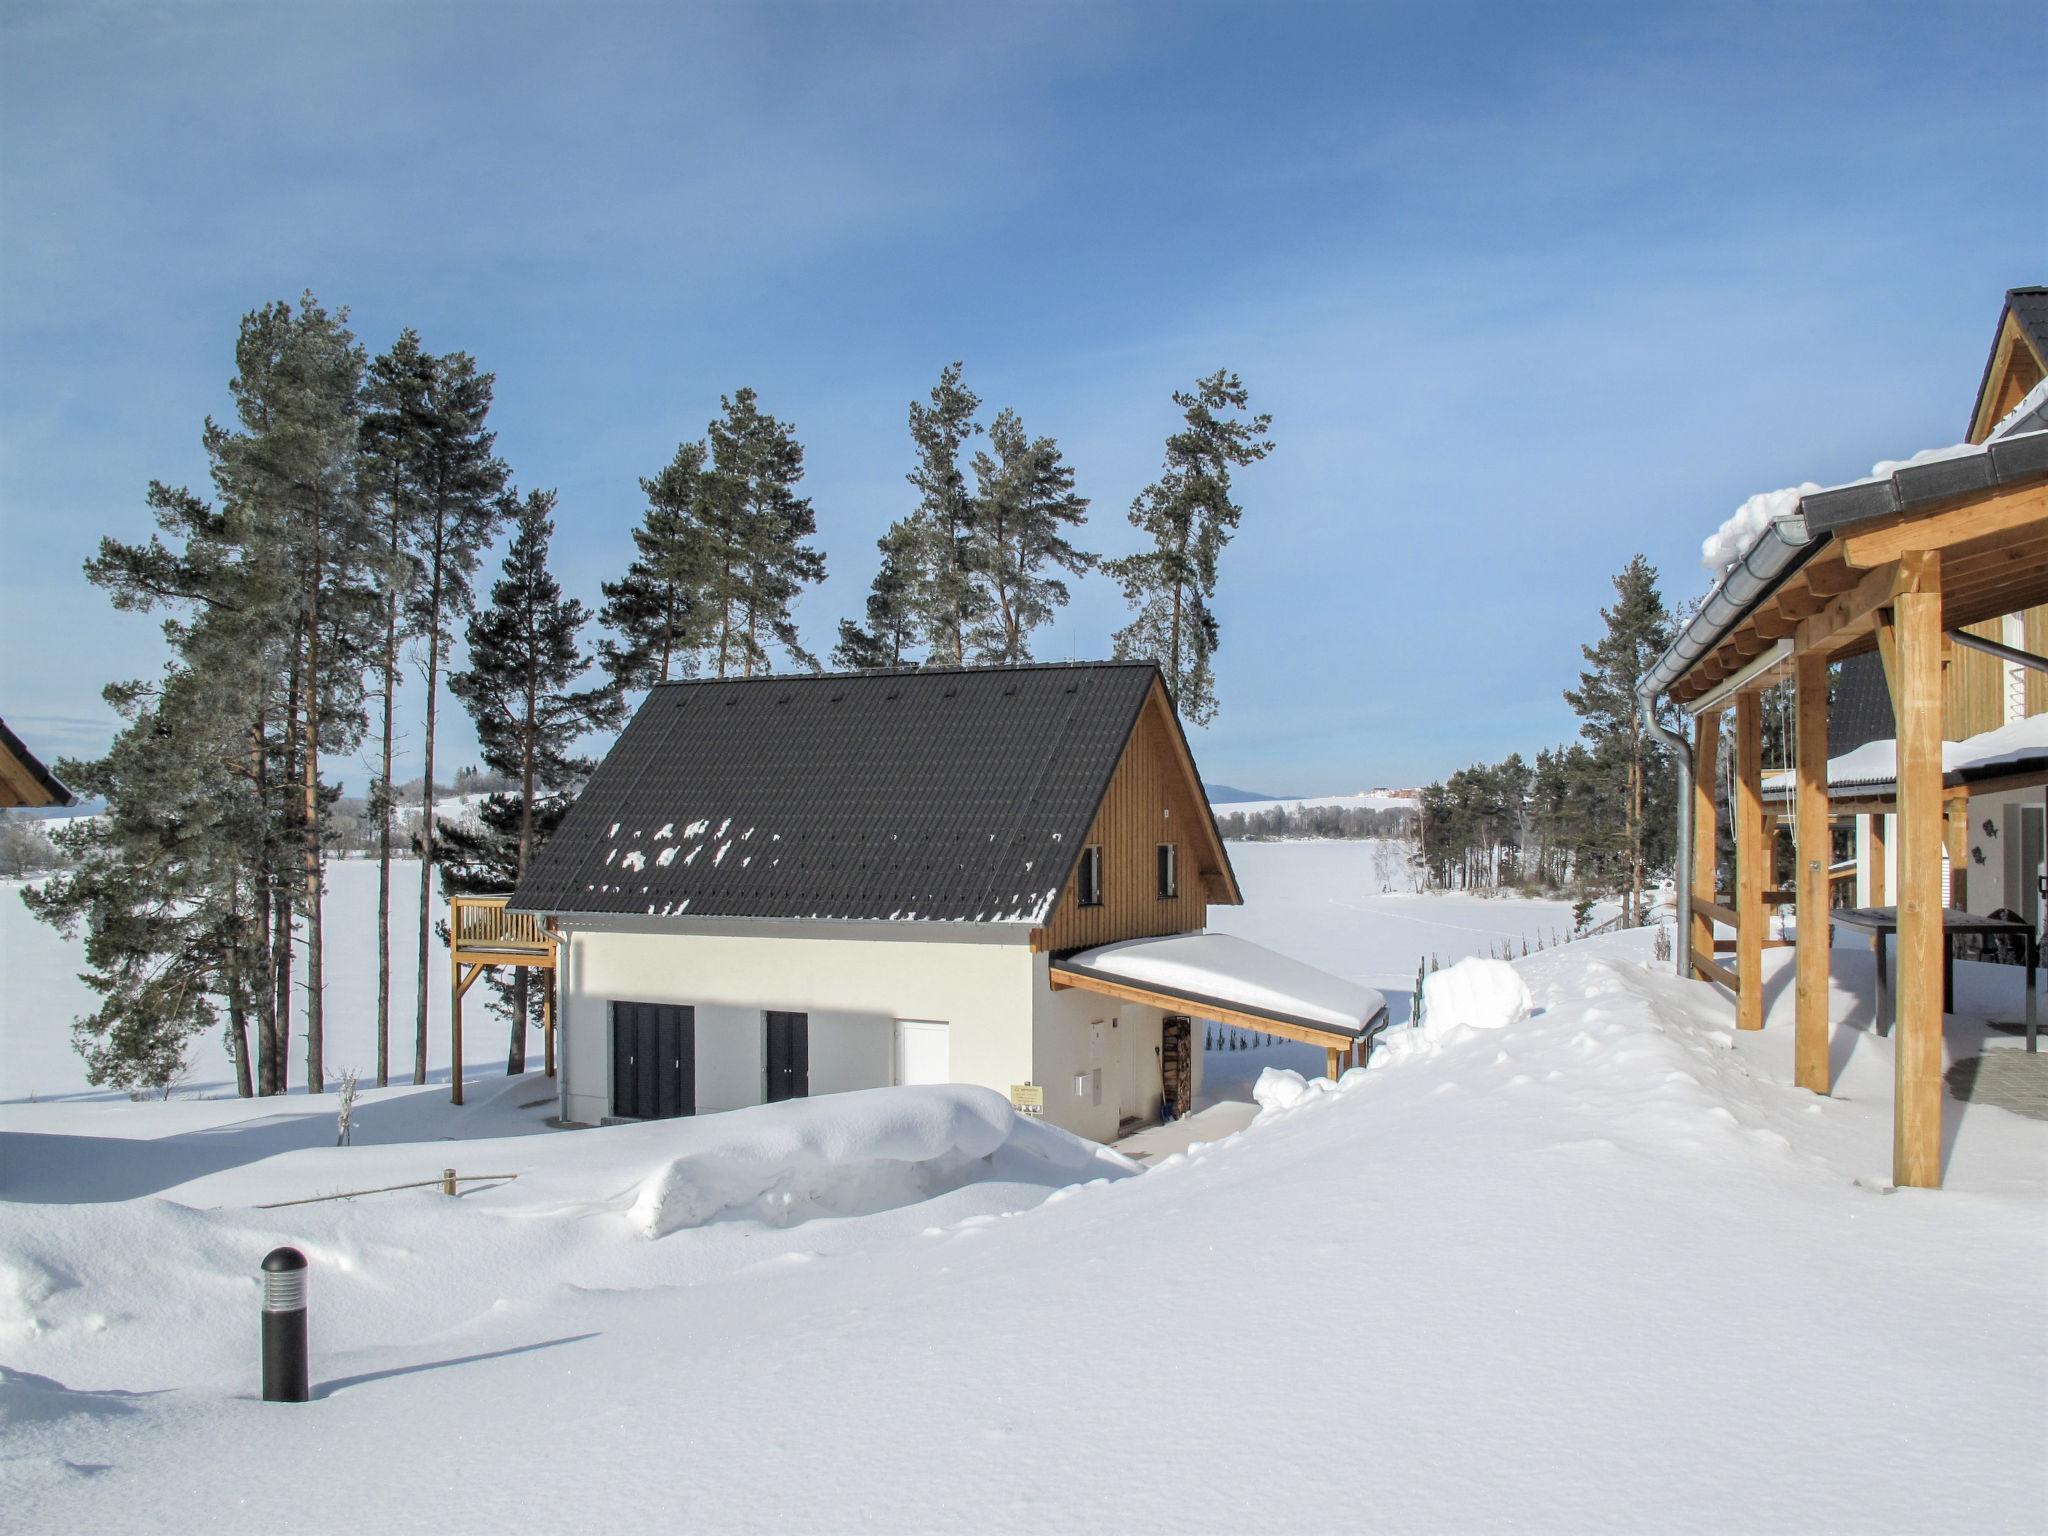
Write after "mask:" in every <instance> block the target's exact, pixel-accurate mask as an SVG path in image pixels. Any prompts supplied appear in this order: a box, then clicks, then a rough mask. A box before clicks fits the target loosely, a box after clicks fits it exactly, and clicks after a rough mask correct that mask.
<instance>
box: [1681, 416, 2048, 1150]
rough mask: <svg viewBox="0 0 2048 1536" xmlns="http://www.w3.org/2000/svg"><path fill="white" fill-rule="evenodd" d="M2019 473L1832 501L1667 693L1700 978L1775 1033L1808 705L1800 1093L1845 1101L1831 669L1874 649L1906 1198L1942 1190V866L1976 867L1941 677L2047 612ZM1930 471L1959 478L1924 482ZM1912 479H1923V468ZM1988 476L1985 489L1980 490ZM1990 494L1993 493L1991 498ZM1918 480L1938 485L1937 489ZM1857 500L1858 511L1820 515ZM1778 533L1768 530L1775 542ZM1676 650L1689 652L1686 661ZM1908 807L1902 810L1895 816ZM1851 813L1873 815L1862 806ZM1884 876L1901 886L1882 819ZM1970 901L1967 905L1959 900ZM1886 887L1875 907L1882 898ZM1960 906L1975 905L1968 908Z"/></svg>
mask: <svg viewBox="0 0 2048 1536" xmlns="http://www.w3.org/2000/svg"><path fill="white" fill-rule="evenodd" d="M2026 452H2027V454H2028V458H2027V459H2025V460H2019V459H2018V455H2017V454H2015V455H2014V457H2013V459H2012V460H2006V459H2004V458H2001V465H2003V464H2006V463H2010V464H2011V465H2012V468H2013V469H2014V470H2015V471H2017V472H2018V473H2017V474H2016V475H2015V476H2014V478H2015V479H2017V480H2018V481H2019V483H2016V484H2015V483H2009V482H2008V483H1999V477H1998V475H1996V474H1993V473H1990V472H1988V471H1986V472H1980V473H1976V474H1974V475H1971V476H1964V475H1962V474H1959V473H1958V474H1955V475H1954V476H1953V478H1952V480H1951V481H1948V482H1944V483H1945V484H1954V483H1961V485H1962V487H1963V488H1961V489H1951V490H1944V491H1937V492H1936V493H1935V494H1926V493H1924V492H1922V493H1919V494H1914V495H1910V496H1909V494H1908V493H1907V490H1906V479H1905V475H1901V476H1899V477H1897V479H1896V482H1895V486H1885V487H1882V489H1883V492H1884V495H1885V498H1886V500H1885V502H1884V505H1883V507H1882V508H1881V509H1876V510H1874V511H1873V510H1866V509H1868V508H1870V506H1871V502H1872V497H1873V493H1875V492H1877V491H1878V490H1879V489H1880V487H1879V486H1877V485H1871V484H1864V485H1859V486H1856V487H1852V488H1844V489H1843V490H1842V491H1836V492H1823V493H1818V495H1817V496H1811V495H1810V496H1809V497H1808V498H1807V499H1806V501H1805V503H1803V504H1802V505H1803V513H1802V515H1803V517H1804V519H1805V521H1806V523H1807V528H1806V530H1805V538H1804V539H1803V540H1801V541H1800V543H1801V544H1802V546H1804V547H1802V548H1800V549H1798V550H1797V551H1796V553H1795V554H1794V556H1793V557H1792V559H1790V560H1788V561H1787V562H1786V566H1785V570H1784V574H1783V575H1782V576H1781V577H1780V578H1779V579H1777V581H1776V584H1775V585H1773V586H1770V587H1768V588H1767V589H1765V590H1763V591H1762V593H1761V595H1759V596H1758V597H1757V598H1756V599H1754V600H1753V601H1752V602H1750V604H1749V606H1747V607H1746V608H1745V609H1744V610H1743V611H1741V612H1740V613H1738V614H1737V615H1736V616H1735V618H1734V620H1733V622H1732V623H1730V624H1728V626H1727V627H1726V628H1725V630H1723V631H1722V632H1721V633H1720V635H1719V638H1718V639H1717V640H1712V639H1710V640H1708V641H1707V642H1706V644H1707V646H1708V647H1709V648H1707V649H1704V650H1702V651H1700V652H1699V653H1698V654H1697V655H1696V656H1695V657H1694V659H1693V660H1692V661H1691V662H1690V663H1689V664H1688V665H1687V666H1686V667H1685V668H1684V669H1683V670H1682V671H1680V672H1679V673H1678V674H1677V676H1676V680H1675V681H1673V682H1672V683H1671V684H1670V685H1669V686H1668V688H1666V689H1665V690H1664V691H1665V692H1666V694H1667V696H1668V697H1669V698H1671V699H1672V700H1673V701H1675V702H1677V703H1678V704H1680V705H1681V706H1682V707H1684V708H1685V709H1686V710H1687V711H1688V712H1689V713H1691V714H1692V715H1693V719H1694V733H1693V754H1694V756H1693V767H1694V791H1693V803H1692V806H1691V809H1690V814H1691V815H1692V817H1693V825H1694V835H1693V849H1694V854H1693V868H1692V870H1691V871H1689V875H1690V879H1691V887H1692V901H1693V908H1692V910H1693V921H1692V932H1691V933H1690V934H1689V935H1688V936H1687V946H1688V961H1689V966H1690V969H1691V971H1692V973H1693V974H1695V975H1698V976H1702V977H1705V978H1708V979H1710V980H1713V981H1716V982H1719V983H1720V984H1722V985H1723V986H1726V987H1728V988H1730V989H1731V990H1732V991H1733V992H1734V993H1735V998H1736V1023H1737V1025H1738V1027H1740V1028H1742V1029H1760V1028H1762V1027H1763V1022H1764V1019H1763V949H1764V947H1765V944H1766V943H1767V936H1766V921H1767V913H1768V908H1769V888H1770V886H1771V883H1772V880H1771V875H1772V870H1771V851H1772V839H1771V838H1770V836H1769V835H1768V833H1767V829H1766V817H1765V806H1764V800H1763V793H1762V781H1763V764H1762V708H1761V702H1760V698H1759V695H1760V693H1761V691H1762V690H1764V689H1766V688H1768V687H1772V686H1774V685H1776V684H1779V683H1781V682H1787V681H1789V682H1790V683H1791V684H1792V686H1793V689H1794V692H1795V699H1796V709H1795V733H1796V738H1797V744H1796V753H1795V759H1796V760H1795V763H1794V770H1793V772H1794V792H1793V796H1792V801H1791V807H1790V808H1791V819H1792V823H1793V829H1794V835H1795V843H1796V857H1795V860H1794V868H1795V871H1796V874H1795V878H1794V879H1793V881H1792V890H1791V892H1790V896H1791V904H1792V905H1793V906H1794V907H1795V908H1796V910H1797V913H1798V940H1797V949H1798V955H1797V962H1796V966H1797V969H1796V986H1795V997H1796V1024H1795V1029H1796V1039H1795V1050H1794V1059H1795V1069H1794V1071H1795V1078H1796V1080H1797V1082H1798V1083H1799V1085H1800V1086H1801V1087H1804V1088H1809V1089H1811V1090H1813V1091H1814V1092H1815V1093H1826V1092H1828V1091H1829V1088H1830V1086H1831V1085H1830V1082H1829V1063H1828V1030H1829V1022H1828V1014H1827V986H1828V960H1829V943H1828V940H1829V921H1828V910H1829V885H1830V878H1831V865H1832V864H1833V851H1832V846H1831V823H1832V815H1833V814H1834V813H1836V812H1841V811H1844V810H1849V809H1852V807H1850V806H1846V805H1843V804H1841V803H1839V802H1838V803H1837V804H1835V805H1833V806H1832V807H1831V805H1830V802H1829V797H1828V786H1827V718H1828V677H1829V673H1828V669H1829V665H1830V663H1832V662H1834V661H1837V660H1840V659H1842V658H1845V657H1848V656H1852V655H1856V654H1859V653H1861V652H1867V651H1870V650H1873V649H1874V650H1876V651H1877V652H1878V653H1879V654H1880V655H1881V657H1882V658H1883V665H1884V670H1885V675H1886V678H1887V681H1888V684H1889V686H1890V689H1891V695H1892V705H1893V714H1894V716H1895V718H1896V720H1897V725H1898V737H1897V742H1898V765H1897V794H1896V814H1897V816H1898V831H1897V837H1898V865H1899V868H1898V890H1897V892H1896V893H1895V902H1896V905H1897V907H1898V972H1899V988H1898V1025H1897V1030H1896V1035H1895V1051H1896V1097H1895V1106H1894V1116H1893V1156H1892V1177H1893V1180H1894V1182H1895V1183H1897V1184H1900V1185H1913V1186H1922V1187H1934V1186H1938V1185H1939V1184H1940V1182H1941V1173H1942V1169H1941V1116H1942V1095H1943V1087H1942V1071H1943V1058H1942V1036H1943V1023H1944V1016H1943V1012H1942V958H1943V931H1942V854H1943V850H1944V847H1947V848H1949V849H1950V851H1951V853H1952V855H1953V859H1954V871H1955V883H1956V884H1958V885H1959V884H1960V881H1961V879H1962V877H1963V874H1964V872H1965V871H1966V870H1967V868H1968V863H1969V861H1968V858H1967V854H1966V845H1965V843H1964V841H1963V834H1964V832H1965V830H1966V827H1967V816H1968V811H1967V794H1968V791H1967V790H1962V791H1956V790H1953V789H1951V788H1949V787H1947V786H1945V785H1944V782H1943V776H1942V743H1943V740H1944V737H1945V732H1944V719H1943V687H1942V673H1943V667H1944V666H1945V664H1946V662H1947V658H1948V651H1949V646H1950V642H1949V640H1948V639H1947V635H1948V633H1949V632H1951V631H1954V630H1958V629H1961V628H1962V627H1963V626H1965V625H1968V624H1974V623H1980V622H1982V621H1984V620H1987V619H1992V618H1997V617H1999V616H2001V615H2004V614H2009V613H2014V612H2017V611H2020V610H2022V609H2025V608H2029V607H2032V606H2033V605H2035V604H2038V603H2041V602H2044V601H2048V480H2044V479H2043V476H2042V470H2041V468H2040V467H2039V463H2038V460H2039V453H2038V448H2037V447H2035V446H2030V447H2029V448H2028V449H2027V450H2026ZM1925 468H1926V469H1928V470H1933V469H1936V468H1939V469H1941V470H1943V471H1947V469H1948V467H1947V466H1926V467H1925ZM1906 473H1907V474H1910V473H1912V472H1911V471H1908V472H1906ZM1972 480H1974V483H1971V481H1972ZM1987 481H1988V482H1991V483H1986V482H1987ZM1919 483H1926V481H1925V479H1924V477H1923V480H1922V481H1921V482H1919ZM1851 493H1853V495H1854V497H1855V500H1854V503H1853V511H1852V512H1847V513H1845V512H1836V513H1835V514H1834V515H1830V512H1829V509H1828V508H1826V507H1825V506H1817V505H1816V503H1817V502H1819V501H1821V499H1822V498H1825V497H1846V496H1849V495H1850V494H1851ZM1768 536H1769V534H1768V533H1767V537H1768ZM1674 649H1675V648H1674ZM1729 707H1732V708H1733V710H1734V713H1735V750H1734V754H1733V755H1734V764H1735V773H1734V789H1733V794H1734V807H1733V810H1734V816H1733V821H1734V830H1735V838H1734V841H1735V880H1734V887H1735V888H1734V897H1733V902H1732V904H1730V903H1727V902H1724V901H1722V900H1721V899H1720V898H1719V893H1718V892H1717V890H1716V881H1715V816H1714V811H1715V789H1714V784H1715V763H1716V753H1717V747H1718V738H1719V734H1720V730H1721V715H1722V712H1723V711H1724V710H1725V709H1727V708H1729ZM1886 808H1887V809H1890V808H1891V807H1890V806H1887V807H1886ZM1853 809H1859V810H1861V809H1867V808H1863V807H1853ZM1874 831H1875V835H1876V837H1877V839H1878V842H1877V847H1876V852H1877V854H1878V874H1877V878H1878V880H1879V881H1880V882H1882V880H1883V851H1884V850H1883V843H1882V837H1883V827H1882V818H1879V819H1878V821H1877V822H1876V823H1875V826H1874ZM1951 894H1952V895H1953V894H1954V891H1953V890H1952V893H1951ZM1884 895H1885V893H1884V891H1883V890H1882V888H1881V886H1880V888H1879V889H1878V890H1876V891H1875V892H1874V893H1873V897H1872V900H1873V904H1876V903H1879V902H1882V901H1883V898H1884ZM1957 899H1958V900H1959V899H1960V898H1959V897H1958V898H1957ZM1716 920H1719V921H1720V922H1723V923H1726V924H1728V925H1730V926H1732V927H1733V928H1734V930H1735V934H1736V937H1735V940H1734V943H1733V946H1732V948H1733V951H1734V966H1733V968H1732V969H1731V968H1729V967H1728V966H1725V965H1723V964H1721V963H1720V961H1719V959H1718V958H1717V953H1718V951H1717V946H1716V944H1715V942H1714V923H1715V921H1716Z"/></svg>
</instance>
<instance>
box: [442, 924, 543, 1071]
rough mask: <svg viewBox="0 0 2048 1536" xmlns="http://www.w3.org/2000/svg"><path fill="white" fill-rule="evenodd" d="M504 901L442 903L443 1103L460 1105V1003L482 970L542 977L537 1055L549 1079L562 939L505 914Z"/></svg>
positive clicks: (537, 926)
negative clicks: (501, 968) (506, 968)
mask: <svg viewBox="0 0 2048 1536" xmlns="http://www.w3.org/2000/svg"><path fill="white" fill-rule="evenodd" d="M511 899H512V898H511V897H510V896H451V897H449V898H448V968H449V988H450V998H449V1001H450V1005H451V1006H450V1008H449V1014H448V1028H449V1034H450V1039H449V1054H450V1058H451V1063H452V1069H451V1073H450V1078H451V1083H452V1087H451V1089H450V1092H449V1102H451V1103H454V1104H460V1103H461V1102H462V998H463V994H464V993H466V992H468V991H469V989H470V988H471V987H472V986H473V985H475V983H476V979H477V977H479V976H481V975H483V973H484V971H485V969H486V968H488V967H490V966H495V965H513V966H524V967H526V968H528V969H530V970H536V971H544V972H545V973H546V975H545V976H544V977H543V979H542V986H541V995H540V996H541V1003H540V1009H541V1054H542V1060H543V1062H544V1064H545V1066H546V1070H547V1075H548V1076H549V1077H553V1076H554V1075H555V973H556V971H557V969H558V964H557V962H558V960H559V958H560V955H561V945H562V942H563V935H562V933H561V931H560V930H559V929H557V928H556V927H554V926H553V924H551V923H547V922H544V921H543V920H541V919H540V918H537V917H534V916H531V915H530V914H528V913H525V912H509V911H507V910H506V903H507V902H509V901H510V900H511Z"/></svg>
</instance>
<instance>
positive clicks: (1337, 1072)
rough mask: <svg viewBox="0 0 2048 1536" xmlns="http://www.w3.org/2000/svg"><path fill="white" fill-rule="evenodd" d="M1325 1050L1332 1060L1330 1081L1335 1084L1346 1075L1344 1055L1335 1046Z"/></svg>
mask: <svg viewBox="0 0 2048 1536" xmlns="http://www.w3.org/2000/svg"><path fill="white" fill-rule="evenodd" d="M1325 1050H1326V1051H1327V1052H1328V1054H1329V1058H1330V1081H1331V1082H1333V1083H1334V1082H1335V1081H1337V1079H1338V1078H1340V1077H1342V1076H1343V1075H1344V1053H1343V1052H1342V1051H1340V1050H1338V1049H1337V1047H1336V1046H1334V1045H1332V1046H1327V1047H1325Z"/></svg>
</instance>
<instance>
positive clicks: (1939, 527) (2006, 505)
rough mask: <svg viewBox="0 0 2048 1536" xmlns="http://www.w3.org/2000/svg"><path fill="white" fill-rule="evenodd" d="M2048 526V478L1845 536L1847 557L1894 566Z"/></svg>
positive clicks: (1865, 564) (1870, 565)
mask: <svg viewBox="0 0 2048 1536" xmlns="http://www.w3.org/2000/svg"><path fill="white" fill-rule="evenodd" d="M2044 525H2048V483H2042V484H2035V485H2029V486H2023V487H2021V488H2019V489H2017V490H2008V491H1994V492H1993V493H1992V494H1990V495H1988V496H1978V497H1976V498H1974V499H1972V500H1970V501H1968V502H1965V503H1964V504H1962V505H1961V506H1958V507H1954V508H1952V509H1951V510H1949V511H1946V512H1936V513H1932V514H1929V513H1925V512H1908V513H1904V514H1901V516H1900V517H1899V519H1898V520H1897V521H1896V522H1892V523H1890V524H1887V525H1886V526H1884V527H1880V528H1876V529H1873V530H1871V531H1870V532H1867V533H1852V534H1850V535H1849V536H1848V537H1846V538H1844V539H1842V540H1841V541H1840V542H1841V546H1842V559H1843V561H1844V562H1845V563H1846V564H1848V565H1850V566H1853V567H1855V568H1856V569H1859V570H1866V571H1867V570H1875V569H1877V568H1879V567H1882V566H1888V565H1890V564H1891V563H1892V562H1893V561H1895V560H1897V559H1899V558H1900V557H1901V556H1902V555H1907V554H1917V553H1926V552H1933V551H1940V550H1947V549H1951V548H1953V547H1954V546H1956V545H1958V544H1969V543H1972V542H1974V541H1976V540H1978V539H1990V538H1999V537H2007V536H2010V535H2011V534H2013V533H2016V532H2019V531H2021V530H2026V531H2033V532H2038V531H2039V530H2040V529H2041V527H2043V526H2044Z"/></svg>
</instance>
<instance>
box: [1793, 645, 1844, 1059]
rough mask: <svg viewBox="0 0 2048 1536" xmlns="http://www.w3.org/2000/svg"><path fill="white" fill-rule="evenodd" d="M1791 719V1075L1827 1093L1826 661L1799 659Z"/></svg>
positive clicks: (1830, 852)
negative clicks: (1794, 899)
mask: <svg viewBox="0 0 2048 1536" xmlns="http://www.w3.org/2000/svg"><path fill="white" fill-rule="evenodd" d="M1794 686H1795V688H1796V690H1797V703H1796V709H1797V718H1796V720H1795V722H1794V726H1793V729H1794V731H1795V733H1796V735H1797V737H1798V741H1797V749H1796V750H1797V758H1798V763H1797V774H1798V785H1799V787H1798V798H1797V806H1796V817H1795V821H1794V830H1795V832H1796V833H1797V836H1798V842H1799V846H1798V852H1797V854H1796V856H1795V858H1794V863H1795V865H1796V867H1797V870H1798V873H1797V875H1796V877H1795V884H1796V885H1797V887H1798V892H1799V953H1798V955H1797V957H1796V961H1795V964H1796V966H1797V977H1796V987H1797V1004H1798V1008H1797V1017H1796V1021H1795V1024H1794V1036H1793V1049H1792V1077H1793V1081H1795V1082H1796V1083H1798V1084H1799V1086H1800V1087H1802V1088H1809V1089H1811V1090H1812V1091H1813V1092H1815V1093H1826V1092H1827V1091H1828V958H1829V942H1830V938H1831V930H1832V926H1833V925H1832V924H1830V923H1829V921H1828V866H1829V864H1830V863H1832V862H1833V860H1834V826H1833V824H1832V822H1830V820H1829V819H1828V659H1827V658H1826V657H1825V656H1820V655H1815V654H1813V653H1812V652H1808V653H1806V654H1804V655H1802V656H1800V657H1799V659H1798V662H1797V677H1796V679H1795V683H1794Z"/></svg>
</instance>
